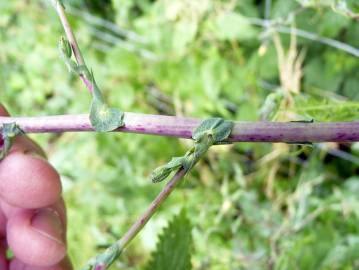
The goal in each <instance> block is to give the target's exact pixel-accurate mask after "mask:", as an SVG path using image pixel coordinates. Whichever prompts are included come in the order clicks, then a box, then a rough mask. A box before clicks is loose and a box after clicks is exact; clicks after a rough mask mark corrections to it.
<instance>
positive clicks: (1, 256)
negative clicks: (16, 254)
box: [0, 242, 8, 270]
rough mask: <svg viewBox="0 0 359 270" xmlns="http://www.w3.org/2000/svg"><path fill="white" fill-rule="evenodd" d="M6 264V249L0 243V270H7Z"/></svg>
mask: <svg viewBox="0 0 359 270" xmlns="http://www.w3.org/2000/svg"><path fill="white" fill-rule="evenodd" d="M7 267H8V262H7V260H6V247H5V244H4V243H3V242H0V269H4V270H5V269H7Z"/></svg>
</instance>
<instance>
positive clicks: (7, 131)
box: [0, 123, 25, 160]
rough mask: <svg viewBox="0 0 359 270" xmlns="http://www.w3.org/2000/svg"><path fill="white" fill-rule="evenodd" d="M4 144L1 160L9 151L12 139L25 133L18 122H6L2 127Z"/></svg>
mask: <svg viewBox="0 0 359 270" xmlns="http://www.w3.org/2000/svg"><path fill="white" fill-rule="evenodd" d="M0 131H1V137H2V140H3V145H2V148H1V150H0V160H2V159H4V158H5V156H6V155H7V154H8V153H9V151H10V148H11V145H12V141H13V139H14V138H15V137H16V136H17V135H23V134H25V132H24V131H22V130H21V129H20V127H19V126H18V125H17V124H16V123H5V124H3V126H2V127H1V128H0Z"/></svg>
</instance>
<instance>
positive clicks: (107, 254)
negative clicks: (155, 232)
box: [82, 169, 186, 270]
mask: <svg viewBox="0 0 359 270" xmlns="http://www.w3.org/2000/svg"><path fill="white" fill-rule="evenodd" d="M185 173H186V171H185V170H184V169H180V170H179V171H178V172H177V173H176V174H175V175H174V176H173V177H172V179H171V180H170V181H169V182H168V183H167V184H166V186H165V187H164V188H163V189H162V191H161V192H160V193H159V194H158V195H157V197H156V198H155V199H154V200H153V201H152V203H151V204H150V206H149V207H148V208H147V209H146V211H145V212H144V213H143V214H142V215H141V216H140V217H139V218H138V219H137V221H136V222H135V223H134V224H133V225H132V226H131V228H130V229H129V230H128V231H127V232H126V233H125V234H124V235H123V237H122V238H121V239H120V240H118V241H117V242H116V243H114V244H112V245H111V246H110V247H109V248H108V249H106V250H105V251H104V252H103V253H101V254H99V255H97V256H96V257H94V258H92V259H90V261H89V262H88V264H87V265H86V266H85V267H83V268H82V270H93V269H94V270H105V269H108V268H109V267H110V266H111V264H112V263H113V262H114V261H115V260H116V259H117V258H118V257H119V256H120V255H121V252H122V251H123V249H124V248H125V247H126V246H127V245H128V244H129V243H130V242H131V241H132V239H133V238H135V236H136V235H137V234H138V233H139V232H140V231H141V230H142V228H143V227H144V226H145V225H146V223H147V222H148V221H149V220H150V218H151V217H152V216H153V214H154V213H155V212H156V211H157V209H158V208H159V207H160V206H161V204H162V203H163V202H164V201H165V200H166V199H167V197H168V196H169V195H170V194H171V193H172V191H173V190H174V189H175V187H176V186H177V185H178V183H179V182H181V180H182V179H183V176H184V175H185Z"/></svg>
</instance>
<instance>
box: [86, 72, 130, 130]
mask: <svg viewBox="0 0 359 270" xmlns="http://www.w3.org/2000/svg"><path fill="white" fill-rule="evenodd" d="M90 76H91V80H92V86H93V92H92V104H91V109H90V122H91V125H92V126H93V127H94V129H95V130H96V131H99V132H106V131H112V130H115V129H116V128H119V127H121V126H123V125H124V122H123V118H124V113H123V112H122V111H120V110H118V109H116V108H110V107H108V106H107V104H106V103H105V101H104V98H103V97H102V94H101V92H100V89H99V88H98V87H97V85H96V82H95V80H94V77H93V74H92V73H91V74H90Z"/></svg>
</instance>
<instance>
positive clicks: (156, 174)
mask: <svg viewBox="0 0 359 270" xmlns="http://www.w3.org/2000/svg"><path fill="white" fill-rule="evenodd" d="M233 125H234V124H233V122H231V121H226V120H223V119H222V118H209V119H206V120H204V121H203V122H202V123H201V124H200V125H199V126H198V127H197V128H196V129H195V130H194V132H193V133H192V138H193V139H194V141H195V143H194V146H193V147H192V148H191V149H190V150H189V151H187V153H186V154H185V155H184V156H183V157H176V158H173V159H172V160H171V161H170V162H169V163H167V164H165V165H163V166H161V167H159V168H157V169H155V170H154V171H153V172H152V174H151V177H150V178H151V180H152V182H154V183H156V182H160V181H163V180H165V179H166V178H167V177H168V176H169V175H170V174H171V172H173V171H174V170H177V169H179V168H180V167H183V168H184V169H185V171H186V172H188V171H189V170H190V169H192V168H193V166H194V165H195V164H196V163H197V162H198V160H199V159H200V158H201V157H202V156H203V155H204V154H205V153H206V152H207V151H208V149H209V148H210V147H211V146H212V145H213V144H219V143H223V141H224V140H226V139H227V138H228V137H229V135H230V134H231V132H232V129H233ZM224 143H225V142H224Z"/></svg>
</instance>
